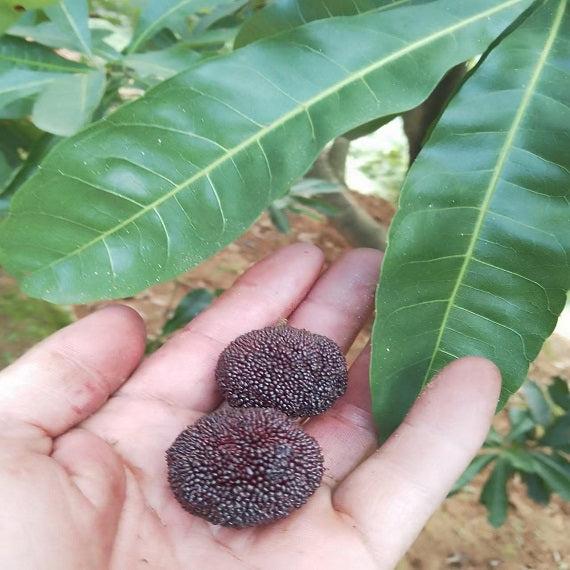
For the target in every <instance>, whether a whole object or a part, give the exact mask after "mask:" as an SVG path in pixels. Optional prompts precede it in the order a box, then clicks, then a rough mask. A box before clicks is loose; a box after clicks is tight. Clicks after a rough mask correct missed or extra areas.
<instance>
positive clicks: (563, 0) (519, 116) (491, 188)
mask: <svg viewBox="0 0 570 570" xmlns="http://www.w3.org/2000/svg"><path fill="white" fill-rule="evenodd" d="M567 2H568V0H560V3H559V5H558V11H557V12H556V14H555V17H554V19H553V22H552V29H551V31H550V33H549V35H548V38H547V40H546V42H545V44H544V48H543V50H542V53H541V54H540V57H539V58H538V61H537V64H536V67H535V70H534V73H533V75H532V77H531V80H530V81H529V84H528V86H527V88H526V89H525V91H524V94H523V97H522V99H521V104H520V106H519V108H518V110H517V113H516V115H515V117H514V119H513V124H512V126H511V128H510V129H509V132H508V134H507V137H506V139H505V143H504V144H503V147H502V149H501V152H500V153H499V157H498V160H497V165H496V167H495V169H494V171H493V176H492V177H491V180H490V181H489V185H488V187H487V190H486V192H485V198H484V200H483V202H482V205H481V208H480V211H479V216H478V217H477V220H476V222H475V229H474V231H473V233H472V236H471V241H470V242H469V247H468V248H467V253H466V254H465V258H464V261H463V264H462V265H461V268H460V270H459V274H458V278H457V281H456V283H455V287H454V288H453V291H452V292H451V295H450V297H449V301H448V304H447V307H446V310H445V313H444V315H443V319H442V325H441V327H440V329H439V334H438V337H437V340H436V344H435V347H434V350H433V353H432V355H431V358H430V362H429V365H428V366H427V368H426V373H425V376H424V379H423V381H422V385H421V389H423V388H424V387H425V385H426V384H427V383H428V382H429V380H430V378H431V377H432V375H433V371H432V369H433V364H434V362H435V358H436V356H437V354H438V352H439V351H440V346H441V341H442V339H443V335H444V333H445V331H446V330H447V322H448V320H449V317H450V314H451V311H452V309H453V308H454V307H455V306H456V304H455V301H456V298H457V294H458V292H459V289H460V288H461V286H462V284H463V280H464V278H465V274H466V272H467V267H468V266H469V264H470V263H471V261H472V259H473V253H474V251H475V246H476V244H477V240H478V239H479V235H480V233H481V230H482V228H483V223H484V221H485V218H486V216H487V214H488V212H489V207H490V204H491V199H492V198H493V195H494V192H495V190H496V187H497V184H498V182H499V179H500V175H501V172H502V170H503V168H504V166H505V163H506V161H507V157H508V155H509V153H510V151H511V147H512V146H513V142H514V139H515V136H516V134H517V132H518V128H519V127H520V124H521V122H522V120H523V117H524V115H525V113H526V110H527V108H528V106H529V104H530V101H531V99H532V96H533V95H534V91H535V88H536V84H537V83H538V80H539V78H540V75H541V73H542V70H543V69H544V66H545V64H546V60H547V59H548V56H549V55H550V51H551V50H552V46H553V44H554V40H555V38H556V36H557V34H558V30H559V28H560V25H561V23H562V19H563V16H564V10H565V8H566V4H567Z"/></svg>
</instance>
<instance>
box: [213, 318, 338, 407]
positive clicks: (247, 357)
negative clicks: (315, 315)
mask: <svg viewBox="0 0 570 570" xmlns="http://www.w3.org/2000/svg"><path fill="white" fill-rule="evenodd" d="M216 380H217V381H218V385H219V387H220V390H221V392H222V394H223V396H224V397H225V398H226V400H227V401H228V403H229V404H230V406H234V407H239V408H250V407H259V408H276V409H278V410H281V411H282V412H284V413H286V414H287V415H289V416H293V417H305V416H314V415H316V414H320V413H322V412H324V411H325V410H327V409H328V408H330V407H331V406H332V405H333V404H334V402H335V401H336V400H337V398H339V397H340V396H342V395H343V394H344V393H345V391H346V384H347V369H346V361H345V359H344V356H343V354H342V352H341V350H340V348H339V347H338V346H337V345H336V344H335V343H334V342H333V341H332V340H331V339H330V338H327V337H326V336H322V335H318V334H314V333H311V332H309V331H307V330H304V329H296V328H293V327H290V326H289V325H277V326H273V327H266V328H264V329H259V330H254V331H250V332H248V333H245V334H243V335H241V336H239V337H238V338H236V339H235V340H234V341H233V342H232V343H230V344H229V345H228V346H227V347H226V348H225V350H224V351H223V352H222V354H221V355H220V359H219V361H218V365H217V368H216Z"/></svg>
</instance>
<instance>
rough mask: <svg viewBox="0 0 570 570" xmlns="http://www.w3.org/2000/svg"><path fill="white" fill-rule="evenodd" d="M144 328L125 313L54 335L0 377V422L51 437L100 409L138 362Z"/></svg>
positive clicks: (93, 318) (110, 313) (94, 317)
mask: <svg viewBox="0 0 570 570" xmlns="http://www.w3.org/2000/svg"><path fill="white" fill-rule="evenodd" d="M144 345H145V332H144V325H143V323H142V320H141V319H140V317H139V316H138V315H137V314H136V313H135V312H134V311H132V310H131V309H128V308H127V307H120V306H113V307H108V308H106V309H102V310H101V311H98V312H96V313H93V314H91V315H89V316H88V317H85V318H84V319H82V320H80V321H78V322H76V323H73V324H71V325H69V326H68V327H65V328H64V329H62V330H60V331H58V332H56V333H55V334H53V335H52V336H50V337H49V338H47V339H46V340H44V341H43V342H41V343H40V344H38V345H37V346H36V347H35V348H33V349H32V350H30V351H29V352H28V353H27V354H26V355H24V356H23V357H22V358H20V359H19V360H17V361H16V362H15V363H14V364H12V365H11V366H9V367H8V368H5V369H4V370H3V371H2V372H1V373H0V418H2V419H3V421H4V422H6V423H10V422H15V423H21V422H23V423H26V424H31V425H33V426H35V427H37V428H40V429H41V430H42V431H43V432H44V433H45V434H47V435H49V436H50V437H56V436H58V435H60V434H62V433H63V432H65V431H67V430H68V429H70V428H71V427H72V426H74V425H76V424H78V423H79V422H81V421H82V420H83V419H85V418H86V417H88V416H89V415H91V414H92V413H93V412H94V411H96V410H97V409H99V408H100V407H101V406H102V405H103V403H104V402H105V401H106V400H107V398H108V397H109V395H110V394H112V393H113V392H114V391H115V390H116V389H117V388H118V387H119V386H120V385H121V384H122V383H123V382H124V380H125V379H126V378H127V377H128V376H129V374H131V372H132V371H133V369H134V368H135V367H136V365H137V364H138V362H139V360H140V358H141V357H142V354H143V351H144Z"/></svg>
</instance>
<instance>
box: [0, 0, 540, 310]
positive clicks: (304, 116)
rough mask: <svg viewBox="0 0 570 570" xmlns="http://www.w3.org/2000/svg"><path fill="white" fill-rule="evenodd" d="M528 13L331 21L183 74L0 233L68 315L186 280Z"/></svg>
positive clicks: (511, 7)
mask: <svg viewBox="0 0 570 570" xmlns="http://www.w3.org/2000/svg"><path fill="white" fill-rule="evenodd" d="M528 6H529V2H528V1H526V0H504V1H497V0H484V1H483V0H482V1H480V2H476V3H472V2H468V3H464V2H459V3H458V2H456V1H455V0H440V1H439V2H434V3H433V4H429V5H426V6H415V7H406V8H403V9H396V10H391V11H388V12H386V13H381V14H365V15H361V16H354V17H349V18H331V19H329V20H323V21H319V22H313V23H311V24H308V25H307V26H304V27H302V28H298V29H296V30H293V31H291V32H287V33H285V34H283V35H281V36H278V37H276V38H272V39H268V40H264V41H262V42H257V43H255V44H252V45H250V46H247V47H245V48H243V49H241V50H238V51H236V52H234V53H232V54H231V55H229V56H227V57H223V58H218V59H214V60H209V61H206V62H205V63H203V64H201V65H197V66H195V67H193V68H191V69H189V70H187V71H185V72H182V73H180V74H178V75H176V76H174V77H173V78H171V79H169V80H167V81H166V82H164V83H163V84H161V85H159V86H158V87H156V88H155V89H151V90H150V91H148V92H147V94H146V95H145V96H144V97H142V98H141V99H139V100H137V101H135V102H133V103H132V104H129V105H127V106H124V107H122V108H120V109H119V110H118V111H117V112H115V113H114V114H112V115H110V116H108V117H106V118H105V119H104V120H102V121H101V122H99V123H97V124H95V125H94V126H92V127H91V128H88V129H87V130H85V131H84V132H82V133H79V134H78V135H76V136H74V137H72V138H70V139H68V140H66V141H65V142H63V143H61V144H60V145H58V146H57V147H56V148H55V149H53V151H52V152H51V153H50V155H49V156H48V158H47V159H46V160H45V161H44V163H43V164H42V167H41V168H40V169H39V170H38V172H37V174H36V175H34V176H33V177H32V178H31V179H30V180H29V181H28V182H26V183H25V184H24V185H23V186H22V187H21V188H20V190H19V191H18V193H17V194H16V196H15V197H14V200H13V202H12V214H11V215H10V216H9V218H8V219H7V220H6V222H5V223H3V224H2V226H1V227H0V255H1V259H2V262H3V263H4V267H5V268H6V269H7V270H8V271H10V272H12V273H13V274H15V275H17V276H18V277H19V278H20V280H21V284H22V286H23V287H24V289H25V290H26V291H27V292H28V293H30V294H31V295H35V296H41V297H45V298H47V299H49V300H53V301H63V300H65V301H66V302H81V301H86V300H88V299H94V298H102V297H117V296H125V295H129V294H132V293H134V292H135V291H139V290H140V289H142V288H144V287H146V286H148V285H150V284H154V283H157V282H159V281H163V280H166V279H169V278H172V277H174V276H175V275H177V274H179V273H180V272H182V271H184V270H186V269H188V268H189V267H190V266H192V265H193V264H196V263H198V262H200V261H202V260H203V259H205V258H207V257H209V256H210V255H212V254H213V253H214V252H216V251H217V250H218V249H220V248H221V247H223V246H224V245H226V244H228V243H230V242H231V241H232V240H234V239H235V238H236V237H237V236H239V235H241V234H242V233H243V232H244V231H245V230H246V229H247V228H248V227H249V225H251V224H252V223H253V222H254V221H255V219H256V218H257V216H258V215H259V214H260V213H261V212H262V211H263V209H264V208H265V207H267V205H268V204H270V203H271V202H272V201H273V200H274V199H275V198H277V197H279V196H281V195H282V194H283V193H284V192H285V191H286V189H287V188H288V187H289V186H290V184H291V183H292V182H293V181H295V180H296V179H298V178H299V177H300V176H301V175H302V174H303V173H304V172H305V171H306V170H307V169H308V168H309V166H310V165H311V163H312V161H313V160H314V159H315V157H316V156H317V155H318V153H319V152H320V151H321V150H322V148H323V147H324V146H325V144H326V143H327V142H328V141H329V140H331V139H332V138H333V137H335V136H337V135H338V134H340V133H343V132H346V131H348V130H350V129H351V128H353V127H355V126H356V125H358V124H362V123H363V122H366V121H369V120H371V119H372V118H375V117H378V116H381V115H387V114H392V113H396V112H399V111H402V110H404V109H408V108H411V107H414V106H415V105H417V104H418V103H419V102H420V101H421V100H422V99H423V98H424V97H426V96H427V94H428V93H429V92H430V91H431V89H433V87H434V85H435V84H436V83H437V82H438V80H439V79H440V78H441V76H442V75H443V73H444V72H445V71H446V70H447V69H449V68H450V67H451V66H453V65H454V64H456V63H458V62H460V61H463V60H465V59H468V58H469V57H471V56H473V55H474V54H476V53H477V52H480V51H483V50H484V49H485V47H486V46H487V45H489V44H490V43H491V42H492V41H493V39H494V38H495V37H496V36H497V35H498V34H500V33H501V32H502V31H503V30H504V28H505V27H507V26H508V25H509V24H510V23H511V22H512V21H513V19H515V18H516V17H517V16H518V15H519V14H521V12H522V11H523V10H525V9H526V8H527V7H528ZM355 45H358V46H360V47H359V49H358V50H349V49H347V48H346V46H355Z"/></svg>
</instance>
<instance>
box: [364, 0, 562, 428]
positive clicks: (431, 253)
mask: <svg viewBox="0 0 570 570" xmlns="http://www.w3.org/2000/svg"><path fill="white" fill-rule="evenodd" d="M569 39H570V10H568V9H567V2H566V0H560V1H557V0H555V1H551V2H548V3H546V4H545V5H544V6H542V7H541V8H540V9H538V10H537V11H536V12H535V13H533V14H532V15H531V16H530V17H529V18H528V19H527V20H526V21H525V22H523V23H522V25H521V26H520V27H518V28H517V29H516V30H514V31H513V33H512V34H511V35H510V36H508V37H507V38H506V39H504V40H503V41H502V42H501V43H500V44H499V45H498V46H497V47H496V48H495V49H494V50H493V51H491V52H490V54H489V55H488V56H487V57H486V58H485V59H484V60H483V61H482V62H481V64H480V66H479V68H478V69H477V70H476V71H475V73H474V74H473V75H472V76H471V78H470V79H469V80H468V81H467V82H466V83H465V84H464V85H463V87H462V88H461V89H460V91H459V92H458V94H457V95H456V96H455V97H454V99H453V100H452V102H451V103H450V105H449V106H448V108H447V110H446V111H445V113H444V114H443V116H442V118H441V120H440V121H439V123H438V125H437V126H436V127H435V129H434V131H433V132H432V134H431V137H430V139H429V140H428V142H427V144H426V146H425V147H424V149H423V151H422V153H421V154H420V156H419V158H418V160H417V161H416V162H415V164H414V165H413V167H412V168H411V170H410V172H409V175H408V177H407V181H406V183H405V184H404V188H403V190H402V193H401V198H400V209H399V212H398V213H397V214H396V217H395V218H394V220H393V222H392V226H391V230H390V235H389V240H388V241H389V245H388V249H387V252H386V256H385V259H384V263H383V270H382V276H381V278H380V287H379V290H378V296H377V319H376V321H375V326H374V330H373V338H372V346H373V354H372V368H371V383H372V395H373V405H374V412H375V416H376V419H377V421H378V424H379V426H380V431H381V433H382V435H383V437H387V436H388V435H389V434H390V433H391V432H392V431H393V430H394V429H395V427H396V426H397V425H398V424H399V423H400V421H401V420H402V419H403V417H404V416H405V414H406V412H407V410H408V409H409V407H410V405H411V403H412V402H413V401H414V400H415V398H416V397H417V395H418V394H419V393H420V392H421V390H422V388H423V387H424V386H425V385H426V383H427V382H429V380H430V379H431V378H432V377H433V376H434V375H435V374H436V373H437V372H438V371H439V370H441V369H442V368H443V367H444V366H445V365H446V364H447V363H449V362H451V361H452V360H454V359H456V358H458V357H460V356H464V355H480V356H484V357H487V358H489V359H491V360H493V361H494V362H495V364H497V365H498V366H499V368H500V370H501V373H502V377H503V385H502V392H501V399H500V405H501V406H502V405H503V404H504V403H505V401H506V400H507V399H508V397H509V396H510V395H511V394H512V393H513V392H514V391H515V390H517V388H518V387H519V386H520V385H521V383H522V381H523V380H524V378H525V376H526V372H527V369H528V366H529V363H530V362H531V361H532V360H533V359H534V358H535V356H536V355H537V354H538V351H539V349H540V347H541V346H542V343H543V342H544V340H545V339H546V338H547V337H548V336H549V334H550V333H551V332H552V330H553V329H554V326H555V324H556V319H557V317H558V315H559V314H560V312H561V311H562V308H563V307H564V304H565V302H566V291H567V289H568V288H569V287H570V267H569V257H568V251H570V232H569V231H568V228H569V223H568V222H569V219H570V203H569V201H568V187H569V184H570V174H569V173H570V153H568V152H567V149H568V147H569V144H570V130H569V129H568V125H569V124H570V91H569V90H568V89H566V87H564V86H566V85H568V84H569V83H570V58H568V57H567V54H568V53H569V52H570V44H569V41H570V40H569Z"/></svg>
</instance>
